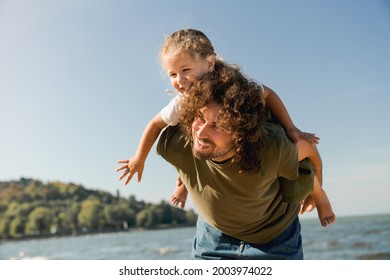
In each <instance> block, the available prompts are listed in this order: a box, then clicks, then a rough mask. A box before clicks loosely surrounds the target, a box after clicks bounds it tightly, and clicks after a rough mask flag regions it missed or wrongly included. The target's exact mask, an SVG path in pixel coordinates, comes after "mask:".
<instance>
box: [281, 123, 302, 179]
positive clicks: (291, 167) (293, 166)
mask: <svg viewBox="0 0 390 280" xmlns="http://www.w3.org/2000/svg"><path fill="white" fill-rule="evenodd" d="M279 134H281V137H279V138H278V139H280V142H279V148H280V154H279V172H278V176H279V177H284V178H286V179H289V180H296V179H297V178H298V167H299V161H298V148H297V145H295V144H294V143H292V142H291V141H290V139H288V138H287V136H286V134H285V133H284V131H283V130H282V129H281V130H280V131H279Z"/></svg>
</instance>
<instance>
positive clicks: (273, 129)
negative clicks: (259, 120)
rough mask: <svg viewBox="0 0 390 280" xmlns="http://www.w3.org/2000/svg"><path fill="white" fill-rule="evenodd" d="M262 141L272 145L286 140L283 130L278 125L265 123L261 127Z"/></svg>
mask: <svg viewBox="0 0 390 280" xmlns="http://www.w3.org/2000/svg"><path fill="white" fill-rule="evenodd" d="M262 128H263V139H264V141H265V142H268V143H272V142H274V141H278V140H279V141H280V140H284V139H286V138H287V136H286V134H285V132H284V130H283V128H282V127H281V126H280V125H277V124H274V123H270V122H266V123H264V125H263V127H262Z"/></svg>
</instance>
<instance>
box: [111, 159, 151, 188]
mask: <svg viewBox="0 0 390 280" xmlns="http://www.w3.org/2000/svg"><path fill="white" fill-rule="evenodd" d="M118 164H123V165H122V166H120V167H118V168H117V169H116V170H115V172H119V171H121V170H124V171H123V174H122V175H121V176H120V177H119V181H120V180H122V179H123V178H125V177H126V176H127V179H126V181H125V185H127V184H128V183H129V182H130V180H131V178H133V176H134V174H135V173H138V182H141V179H142V172H143V171H144V163H143V162H141V161H139V160H138V159H137V158H135V157H132V158H130V159H128V160H119V161H118Z"/></svg>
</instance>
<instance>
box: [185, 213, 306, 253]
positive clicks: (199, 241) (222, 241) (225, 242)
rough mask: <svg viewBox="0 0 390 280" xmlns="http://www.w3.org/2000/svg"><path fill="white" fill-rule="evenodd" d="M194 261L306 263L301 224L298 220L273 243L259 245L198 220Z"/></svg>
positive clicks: (193, 247)
mask: <svg viewBox="0 0 390 280" xmlns="http://www.w3.org/2000/svg"><path fill="white" fill-rule="evenodd" d="M191 257H192V259H195V260H196V259H198V260H200V259H202V260H227V259H232V260H250V259H260V260H261V259H262V260H265V259H270V260H277V259H278V260H303V249H302V237H301V224H300V222H299V219H298V217H297V218H296V220H295V221H294V222H293V223H292V224H291V225H290V226H289V227H288V228H287V229H286V230H285V231H284V232H282V233H281V234H280V235H279V236H278V237H276V238H275V239H274V240H272V241H270V242H269V243H267V244H265V245H259V244H254V243H248V242H245V241H242V240H239V239H237V238H234V237H231V236H229V235H226V234H224V233H222V232H221V231H219V230H217V229H216V228H214V227H212V226H210V225H208V224H207V223H206V222H205V221H204V220H203V219H202V218H201V217H200V216H199V217H198V222H197V225H196V236H195V238H194V241H193V246H192V252H191Z"/></svg>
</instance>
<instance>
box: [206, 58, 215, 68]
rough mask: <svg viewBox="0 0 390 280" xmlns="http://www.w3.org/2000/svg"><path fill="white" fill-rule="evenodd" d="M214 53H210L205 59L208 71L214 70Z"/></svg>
mask: <svg viewBox="0 0 390 280" xmlns="http://www.w3.org/2000/svg"><path fill="white" fill-rule="evenodd" d="M215 59H216V58H215V55H210V56H209V57H208V58H207V59H206V60H207V63H208V66H209V72H212V71H214V66H215Z"/></svg>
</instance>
